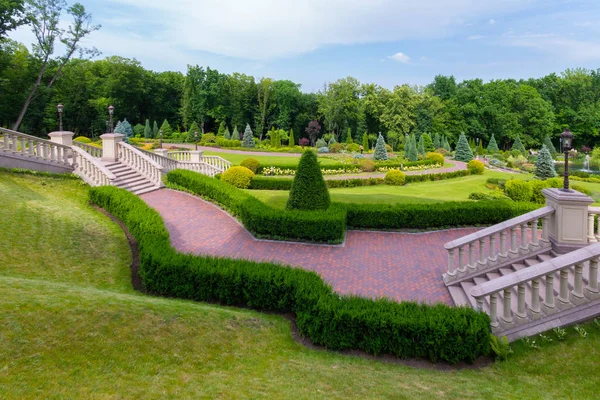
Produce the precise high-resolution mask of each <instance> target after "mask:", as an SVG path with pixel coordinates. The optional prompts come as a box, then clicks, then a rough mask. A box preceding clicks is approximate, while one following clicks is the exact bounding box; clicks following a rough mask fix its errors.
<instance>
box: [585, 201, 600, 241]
mask: <svg viewBox="0 0 600 400" xmlns="http://www.w3.org/2000/svg"><path fill="white" fill-rule="evenodd" d="M596 215H598V216H600V207H588V242H589V243H590V244H591V243H596V242H598V241H599V240H600V220H598V223H597V224H596V218H595V217H596ZM599 218H600V217H599Z"/></svg>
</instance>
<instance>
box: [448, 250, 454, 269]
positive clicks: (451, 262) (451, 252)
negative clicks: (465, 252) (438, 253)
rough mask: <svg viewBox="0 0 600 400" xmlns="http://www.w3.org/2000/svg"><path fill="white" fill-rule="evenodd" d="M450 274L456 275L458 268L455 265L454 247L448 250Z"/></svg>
mask: <svg viewBox="0 0 600 400" xmlns="http://www.w3.org/2000/svg"><path fill="white" fill-rule="evenodd" d="M448 275H450V276H454V275H456V268H455V267H454V249H450V250H448Z"/></svg>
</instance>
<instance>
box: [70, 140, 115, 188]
mask: <svg viewBox="0 0 600 400" xmlns="http://www.w3.org/2000/svg"><path fill="white" fill-rule="evenodd" d="M73 156H74V159H75V164H74V166H75V171H74V172H75V173H76V174H77V175H79V176H80V177H81V178H82V179H83V180H84V181H85V182H86V183H88V184H89V185H90V186H112V185H114V181H115V179H116V177H115V175H114V174H113V173H112V172H110V171H109V170H108V168H106V167H105V166H104V165H103V164H102V162H101V161H100V160H99V159H97V158H96V157H93V156H92V155H91V154H89V153H88V152H86V151H85V150H83V149H81V148H79V147H75V146H73Z"/></svg>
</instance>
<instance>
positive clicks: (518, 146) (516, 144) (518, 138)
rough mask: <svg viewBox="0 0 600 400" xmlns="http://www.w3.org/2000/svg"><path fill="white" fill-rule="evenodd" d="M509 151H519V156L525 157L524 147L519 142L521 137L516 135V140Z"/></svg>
mask: <svg viewBox="0 0 600 400" xmlns="http://www.w3.org/2000/svg"><path fill="white" fill-rule="evenodd" d="M511 150H519V151H520V152H521V154H523V156H525V157H527V152H526V151H525V146H523V143H522V142H521V137H520V136H519V135H517V138H516V139H515V142H514V143H513V145H512V148H511Z"/></svg>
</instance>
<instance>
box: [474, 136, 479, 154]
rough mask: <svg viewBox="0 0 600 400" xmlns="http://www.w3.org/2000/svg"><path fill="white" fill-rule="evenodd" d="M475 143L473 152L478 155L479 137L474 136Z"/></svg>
mask: <svg viewBox="0 0 600 400" xmlns="http://www.w3.org/2000/svg"><path fill="white" fill-rule="evenodd" d="M475 142H476V143H477V145H476V146H475V154H477V155H479V138H475Z"/></svg>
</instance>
